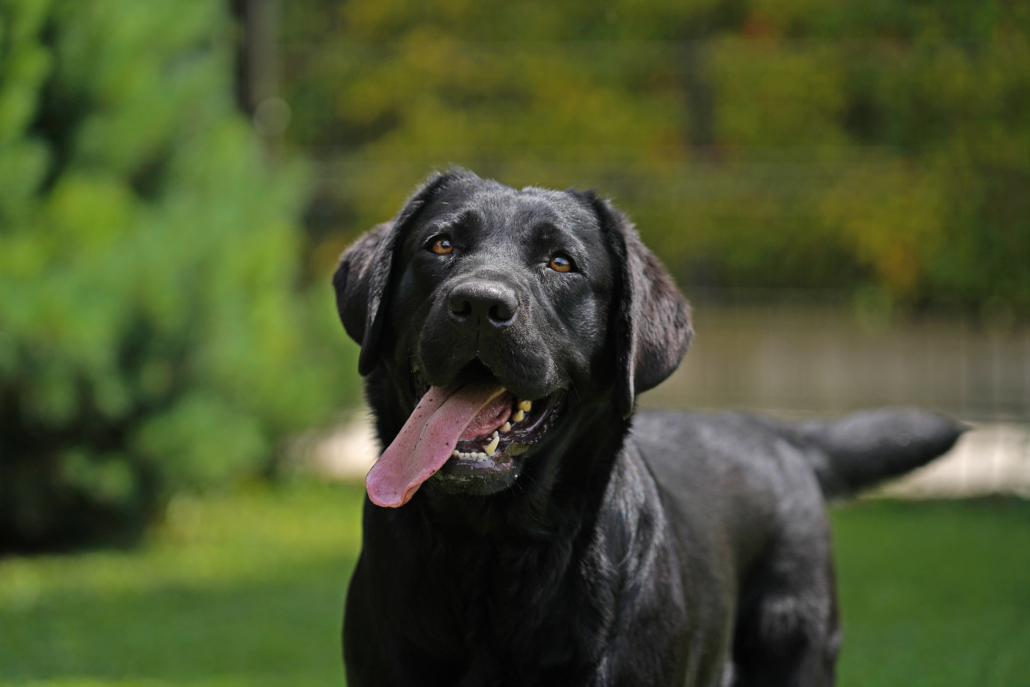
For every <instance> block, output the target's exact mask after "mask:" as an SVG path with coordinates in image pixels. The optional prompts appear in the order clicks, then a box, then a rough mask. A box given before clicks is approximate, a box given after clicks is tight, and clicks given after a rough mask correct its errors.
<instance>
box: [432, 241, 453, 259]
mask: <svg viewBox="0 0 1030 687" xmlns="http://www.w3.org/2000/svg"><path fill="white" fill-rule="evenodd" d="M430 250H432V251H433V252H434V253H436V254H437V255H449V254H450V253H453V252H454V246H452V245H451V240H450V239H449V238H447V237H446V236H441V237H440V238H438V239H437V240H436V241H433V247H432V248H431V249H430Z"/></svg>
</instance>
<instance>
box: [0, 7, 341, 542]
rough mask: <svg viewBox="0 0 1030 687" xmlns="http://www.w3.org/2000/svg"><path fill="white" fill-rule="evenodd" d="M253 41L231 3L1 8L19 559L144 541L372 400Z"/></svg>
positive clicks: (2, 521) (5, 425)
mask: <svg viewBox="0 0 1030 687" xmlns="http://www.w3.org/2000/svg"><path fill="white" fill-rule="evenodd" d="M234 47H235V38H234V26H233V24H232V22H231V21H230V19H229V16H228V11H227V7H226V6H225V4H224V3H222V2H218V1H217V0H148V1H147V2H138V0H0V550H3V549H12V548H15V549H24V548H34V547H41V546H55V545H56V546H62V545H71V544H75V543H81V542H84V541H93V540H96V539H98V538H111V537H115V536H117V537H126V536H132V535H134V534H138V532H139V531H140V530H141V528H142V527H143V526H145V524H146V523H147V522H148V521H149V520H150V519H151V518H152V517H153V516H154V515H155V514H157V513H159V512H160V508H161V505H162V504H163V502H164V500H165V499H166V497H167V495H168V494H169V493H171V492H172V491H174V490H176V489H184V488H188V489H197V488H204V487H210V486H213V485H220V484H226V483H229V482H231V481H233V480H237V479H239V478H241V477H244V476H247V475H254V474H268V473H269V472H271V471H272V470H273V469H274V457H275V455H276V446H277V442H278V441H279V440H280V439H281V438H282V437H283V436H284V434H286V433H287V432H290V431H294V430H297V429H298V428H302V427H305V426H308V425H310V424H311V423H313V422H316V421H318V420H319V419H323V418H324V417H325V416H326V414H327V413H328V412H330V411H331V410H332V409H333V408H334V407H337V406H338V405H339V404H340V403H342V402H345V401H347V400H349V399H350V398H351V397H352V394H353V390H354V386H355V385H354V379H353V372H351V371H352V370H353V367H354V366H353V363H352V361H351V360H350V358H349V357H348V355H347V354H346V353H344V352H343V351H341V350H340V349H339V347H340V346H341V345H342V344H341V340H342V337H341V336H340V335H338V333H337V325H336V324H335V323H334V322H333V321H332V320H333V312H334V309H333V306H332V304H331V302H330V301H329V297H330V294H329V289H328V288H327V287H326V286H325V285H324V284H318V286H319V288H318V289H317V290H315V291H314V292H312V293H311V294H305V293H303V292H302V291H301V290H300V289H299V279H298V270H297V265H298V255H299V250H300V242H301V240H302V237H301V236H300V235H299V233H298V229H297V227H296V224H295V218H296V217H297V216H298V215H299V213H300V210H301V204H302V203H303V201H304V200H305V196H304V192H305V178H306V172H305V169H304V168H303V167H302V166H300V165H298V164H296V163H293V162H291V163H286V164H274V163H272V162H271V161H269V160H266V159H265V156H264V152H263V148H262V145H261V143H260V141H259V140H258V139H257V137H256V136H255V134H254V133H253V132H252V130H251V126H250V123H249V122H248V121H247V119H246V118H245V117H244V116H242V115H241V114H240V113H239V111H238V110H237V109H236V106H235V103H234V101H233V95H232V94H233V82H232V78H233V71H234V69H233V50H234ZM348 362H350V363H351V364H348ZM345 370H346V371H345Z"/></svg>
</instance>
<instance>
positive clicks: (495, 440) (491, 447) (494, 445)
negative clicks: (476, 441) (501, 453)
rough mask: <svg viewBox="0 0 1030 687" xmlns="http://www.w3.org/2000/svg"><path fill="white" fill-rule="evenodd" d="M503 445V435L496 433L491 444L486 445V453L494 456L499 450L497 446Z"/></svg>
mask: <svg viewBox="0 0 1030 687" xmlns="http://www.w3.org/2000/svg"><path fill="white" fill-rule="evenodd" d="M499 443H501V435H500V434H498V433H497V432H494V438H493V439H491V440H490V443H489V444H487V445H486V448H484V449H483V450H484V451H486V455H488V456H492V455H493V453H494V451H496V450H497V444H499Z"/></svg>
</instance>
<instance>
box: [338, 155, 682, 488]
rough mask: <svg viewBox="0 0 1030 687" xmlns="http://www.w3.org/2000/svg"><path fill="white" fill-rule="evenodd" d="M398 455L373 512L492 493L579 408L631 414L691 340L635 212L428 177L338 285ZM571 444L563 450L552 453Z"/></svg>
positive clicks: (346, 257) (382, 474) (379, 471)
mask: <svg viewBox="0 0 1030 687" xmlns="http://www.w3.org/2000/svg"><path fill="white" fill-rule="evenodd" d="M333 284H334V286H335V288H336V299H337V307H338V309H339V313H340V318H341V319H342V320H343V324H344V327H345V328H346V330H347V333H348V334H349V335H350V336H351V337H352V338H353V339H354V340H355V341H357V342H359V343H360V344H361V354H360V358H359V362H358V369H359V371H360V372H361V374H362V375H372V377H374V378H378V379H379V381H380V386H381V387H382V388H383V389H384V390H383V392H382V393H381V394H380V395H378V396H377V397H375V398H373V406H374V410H375V411H376V412H377V414H378V415H379V416H380V425H379V427H380V434H381V438H382V439H383V440H384V441H389V442H391V443H390V445H389V446H388V447H387V449H386V451H385V452H384V453H383V455H382V457H381V458H380V459H379V461H378V462H377V463H376V466H375V467H373V469H372V470H371V471H370V472H369V475H368V478H367V480H366V483H367V485H368V488H369V496H370V497H371V499H372V500H373V501H374V502H375V503H377V504H378V505H381V506H401V505H403V504H404V503H407V501H408V500H409V499H410V498H411V497H412V495H413V494H414V493H415V491H416V490H417V489H418V488H419V486H420V485H421V484H422V483H423V482H424V481H426V480H427V479H429V478H431V477H432V478H433V479H432V484H434V485H435V486H437V487H439V488H440V489H441V490H444V491H461V492H463V493H471V494H477V495H487V494H493V493H496V492H500V491H503V490H505V489H507V488H509V487H511V486H512V485H513V484H514V483H515V481H516V480H517V479H518V477H519V475H520V474H521V473H522V471H523V468H524V467H525V466H526V465H527V464H530V465H531V464H532V463H533V462H535V461H539V460H543V458H541V457H540V456H541V455H544V454H546V455H547V456H548V457H549V458H553V457H554V456H553V454H555V453H556V449H559V450H557V452H559V453H560V452H561V451H560V449H561V448H566V449H567V447H568V445H569V441H568V440H569V436H568V434H569V431H570V430H574V428H575V427H577V426H583V423H581V422H577V420H578V419H582V416H583V414H584V413H586V414H589V415H590V416H591V417H593V418H596V419H599V420H601V421H605V420H606V419H607V420H608V421H612V420H614V421H618V420H621V419H624V418H628V416H629V414H630V413H631V412H632V410H633V405H634V399H635V396H636V394H637V393H640V392H642V391H645V390H647V389H650V388H652V387H654V386H656V385H657V384H658V383H660V382H661V381H662V380H664V379H665V378H666V377H668V376H669V375H670V374H671V373H672V372H673V371H674V370H675V369H676V367H677V365H679V362H680V360H681V358H682V357H683V355H684V353H685V352H686V350H687V347H688V345H689V343H690V339H691V336H692V330H691V325H690V310H689V306H688V305H687V303H686V301H685V300H684V299H683V297H682V296H681V295H680V293H679V291H678V290H677V289H676V287H675V285H674V284H673V282H672V280H671V279H670V278H669V276H668V274H667V273H666V272H665V270H664V269H663V268H662V266H661V264H660V263H659V262H658V261H657V259H656V258H655V257H654V256H653V255H652V254H651V253H650V252H649V251H648V250H647V249H646V248H645V247H644V246H643V244H642V243H641V242H640V239H639V238H638V236H637V234H636V232H635V231H634V229H633V228H632V226H631V224H630V223H629V221H628V220H627V219H626V217H625V216H624V215H623V214H622V213H620V212H619V211H618V210H616V209H615V208H614V207H612V205H611V204H610V203H609V202H607V201H606V200H602V199H600V198H597V197H596V196H595V195H594V194H593V193H591V192H575V191H565V192H559V191H548V190H543V189H538V188H526V189H523V190H521V191H518V190H515V189H512V188H509V187H507V186H504V185H502V184H499V183H497V182H494V181H486V180H483V179H480V178H479V177H477V176H475V175H474V174H472V173H471V172H467V171H465V170H451V171H449V172H446V173H442V174H437V175H434V176H433V177H431V178H430V179H429V180H428V181H427V182H426V183H425V184H423V185H422V187H421V188H419V189H418V190H417V191H416V192H415V193H414V195H412V196H411V198H410V199H409V200H408V202H407V203H406V204H405V205H404V207H403V208H402V209H401V211H400V212H399V213H398V214H397V216H396V217H394V219H393V220H392V221H390V222H387V223H385V224H381V225H379V226H377V227H376V228H374V229H373V230H372V231H370V232H369V233H367V234H365V235H364V236H363V237H361V238H360V239H358V241H357V242H356V243H355V244H354V245H353V246H351V247H350V248H349V249H348V250H347V251H346V252H345V253H344V254H343V257H342V258H341V260H340V265H339V268H338V269H337V271H336V274H335V276H334V277H333ZM557 437H564V440H556V438H557Z"/></svg>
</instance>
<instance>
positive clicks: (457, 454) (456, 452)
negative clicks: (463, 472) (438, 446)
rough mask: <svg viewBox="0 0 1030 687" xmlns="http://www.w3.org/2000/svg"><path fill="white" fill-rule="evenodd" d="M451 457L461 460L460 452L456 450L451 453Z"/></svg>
mask: <svg viewBox="0 0 1030 687" xmlns="http://www.w3.org/2000/svg"><path fill="white" fill-rule="evenodd" d="M451 455H452V456H454V457H455V458H461V452H460V451H458V449H454V450H453V451H451Z"/></svg>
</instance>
